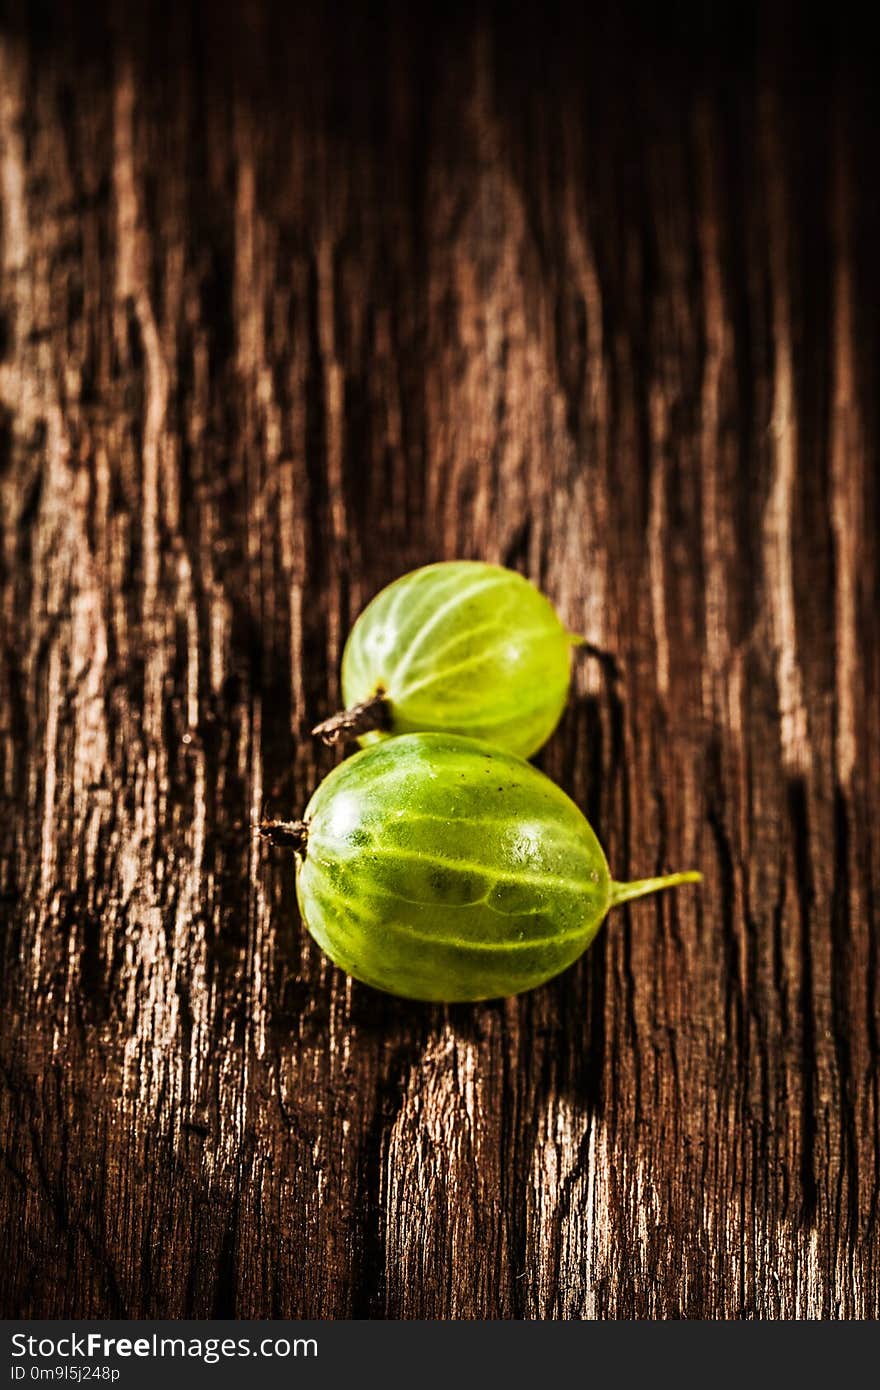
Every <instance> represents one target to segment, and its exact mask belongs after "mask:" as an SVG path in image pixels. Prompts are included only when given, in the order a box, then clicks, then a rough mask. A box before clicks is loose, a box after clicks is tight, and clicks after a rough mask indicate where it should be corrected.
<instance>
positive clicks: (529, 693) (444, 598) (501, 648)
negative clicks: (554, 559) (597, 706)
mask: <svg viewBox="0 0 880 1390" xmlns="http://www.w3.org/2000/svg"><path fill="white" fill-rule="evenodd" d="M575 645H576V642H575V639H573V638H572V636H571V634H570V633H569V632H568V630H567V629H566V627H565V626H564V624H563V623H562V622H561V620H560V618H559V616H558V614H557V613H556V611H555V609H554V608H553V605H552V604H551V603H550V601H549V599H547V598H546V597H545V596H544V595H543V594H542V593H541V592H540V590H539V589H537V588H536V587H535V586H534V585H533V584H531V583H530V582H529V581H528V580H527V579H525V578H523V576H522V575H520V574H517V573H516V572H515V571H513V570H508V569H504V568H503V567H502V566H500V565H488V564H484V563H483V562H481V561H468V560H455V561H444V562H441V563H438V564H435V565H426V566H424V567H423V568H421V569H417V570H413V571H412V572H411V573H410V574H405V575H403V576H402V577H401V578H400V579H398V580H396V581H395V582H394V583H393V584H390V585H389V586H388V587H387V588H385V589H383V590H382V591H381V593H379V594H377V595H376V597H375V598H374V599H373V600H372V602H371V603H370V604H368V605H367V607H366V608H365V609H364V611H363V613H361V615H360V617H359V618H358V619H357V622H356V623H355V625H354V627H353V628H352V630H351V633H350V634H349V638H348V641H347V642H346V645H345V650H344V653H343V659H342V693H343V698H344V701H345V705H346V707H347V708H351V707H353V706H361V705H363V704H365V703H366V702H368V701H370V700H371V699H373V698H374V697H375V696H376V695H380V696H381V697H382V698H383V699H384V701H385V706H386V711H387V724H386V727H385V728H382V729H372V730H369V731H368V732H364V733H362V734H361V736H360V740H359V741H360V743H361V745H362V746H364V747H366V746H368V745H369V744H370V743H373V742H376V741H377V740H379V739H382V738H387V737H390V736H394V735H396V734H405V733H415V732H419V731H423V730H434V731H437V732H449V733H458V734H463V735H466V736H468V737H471V738H482V739H486V740H487V741H489V742H491V743H494V744H496V745H497V746H498V747H501V748H504V749H506V751H508V752H511V753H516V754H518V755H519V756H521V757H530V756H531V755H532V754H533V753H535V752H537V750H538V749H539V748H540V747H541V746H542V744H543V743H545V742H546V740H547V739H548V738H549V737H550V735H551V733H552V732H553V730H554V729H555V727H556V725H557V723H558V722H559V719H560V716H561V714H562V711H563V709H564V707H565V702H566V698H567V695H568V686H569V680H570V674H571V652H572V648H573V647H574V646H575ZM333 725H334V721H333V720H329V721H325V723H324V724H322V725H320V726H319V727H318V730H317V732H319V733H320V734H321V736H322V737H326V738H327V739H328V741H335V740H336V738H338V737H339V735H338V734H336V733H334V729H333Z"/></svg>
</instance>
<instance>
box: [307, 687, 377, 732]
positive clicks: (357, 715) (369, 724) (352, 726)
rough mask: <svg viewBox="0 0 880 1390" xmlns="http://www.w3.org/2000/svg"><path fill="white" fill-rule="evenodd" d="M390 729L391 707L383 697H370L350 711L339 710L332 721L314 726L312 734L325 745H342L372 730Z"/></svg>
mask: <svg viewBox="0 0 880 1390" xmlns="http://www.w3.org/2000/svg"><path fill="white" fill-rule="evenodd" d="M390 728H391V706H390V705H389V703H388V701H387V700H386V699H385V696H384V695H380V694H377V695H371V696H370V698H369V700H364V701H363V702H362V703H361V704H359V705H352V707H351V709H344V710H341V711H340V713H339V714H334V715H333V717H332V719H325V720H324V722H323V724H316V725H315V727H314V729H312V733H313V734H314V735H315V737H316V738H320V739H323V740H324V742H325V743H343V742H345V741H346V740H348V739H354V738H359V737H360V735H361V734H369V733H372V732H373V730H374V729H381V730H383V732H387V731H388V730H389V729H390Z"/></svg>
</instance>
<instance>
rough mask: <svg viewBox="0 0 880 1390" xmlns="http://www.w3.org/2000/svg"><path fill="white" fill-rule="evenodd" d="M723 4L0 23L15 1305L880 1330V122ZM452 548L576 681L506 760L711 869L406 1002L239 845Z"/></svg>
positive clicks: (849, 73) (634, 836)
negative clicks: (538, 771)
mask: <svg viewBox="0 0 880 1390" xmlns="http://www.w3.org/2000/svg"><path fill="white" fill-rule="evenodd" d="M709 8H710V9H711V8H712V7H709ZM128 9H133V10H135V11H138V12H141V11H142V12H143V13H142V14H141V15H140V17H139V18H132V17H131V16H128V17H126V11H127V10H128ZM704 10H705V7H703V10H701V12H700V13H701V14H702V16H703V17H702V19H701V20H700V21H699V22H696V23H692V22H691V21H690V20H689V19H688V18H687V17H686V15H685V10H684V8H683V7H679V8H677V9H676V7H671V12H670V14H669V15H667V16H665V18H664V22H663V28H662V31H661V27H660V22H659V20H657V21H652V22H651V23H652V26H653V27H648V22H647V21H637V20H636V19H635V18H633V17H632V16H631V15H630V16H627V15H625V14H624V15H622V14H621V11H620V8H619V7H610V8H609V9H608V12H607V13H606V12H605V11H604V10H603V11H601V12H600V11H599V10H594V11H593V12H592V14H591V17H590V18H589V20H588V19H586V18H584V17H582V16H580V15H579V14H578V13H576V12H569V11H567V10H564V11H560V12H559V13H558V14H557V13H555V12H554V13H552V14H550V15H549V17H547V18H545V19H544V20H539V19H538V18H537V17H536V15H534V14H532V15H530V16H521V17H519V18H514V17H512V16H510V15H508V14H506V13H505V12H504V10H501V9H499V10H493V9H486V10H481V9H479V8H478V9H477V10H476V11H473V12H471V11H467V12H464V11H462V12H457V11H454V10H453V11H452V12H451V14H450V15H446V16H444V17H438V18H437V19H436V20H435V21H430V22H427V21H425V20H424V19H420V20H419V22H416V20H415V18H414V17H413V18H407V16H406V14H405V13H404V12H403V11H402V10H398V8H397V7H395V6H394V5H390V6H387V7H381V6H380V7H374V6H369V7H367V6H363V7H355V6H351V7H348V6H337V7H330V8H329V9H327V10H324V11H321V12H320V13H318V12H317V11H316V12H313V13H306V12H305V10H304V9H303V12H302V13H300V12H299V11H298V9H297V8H296V7H294V8H293V10H292V11H290V12H289V11H288V8H287V7H281V6H279V7H277V8H276V7H273V6H272V5H270V4H261V3H256V2H255V3H251V4H249V5H247V6H229V7H220V9H219V10H218V9H216V8H214V7H210V8H209V7H202V6H201V5H199V4H193V5H185V4H183V5H176V6H167V7H166V6H164V5H159V4H156V5H153V6H143V7H123V6H116V7H111V9H110V10H109V11H108V13H107V14H105V15H102V16H101V17H100V18H98V17H96V16H95V15H94V14H91V15H90V16H86V15H85V14H84V13H83V12H82V7H77V8H74V7H70V6H67V5H64V4H59V5H57V6H54V7H53V6H22V7H21V8H20V9H16V8H15V7H13V8H12V10H11V11H10V12H9V13H8V14H7V15H6V17H5V19H4V21H3V24H2V26H0V198H2V291H0V308H2V334H0V340H2V342H0V346H2V363H0V443H2V450H0V489H2V493H0V495H2V533H0V544H2V550H0V605H2V608H0V614H2V616H0V623H2V641H0V798H2V800H0V805H2V811H3V814H2V816H0V893H2V898H0V912H2V918H3V924H4V930H3V938H2V985H0V1007H2V1027H0V1155H2V1165H0V1213H2V1218H0V1231H2V1235H0V1242H2V1246H0V1307H2V1311H3V1312H4V1313H6V1314H8V1315H30V1316H44V1317H45V1316H72V1315H76V1316H102V1315H116V1316H119V1315H122V1316H132V1317H136V1316H158V1317H183V1316H191V1317H212V1316H236V1317H242V1318H248V1317H276V1316H293V1317H326V1318H340V1317H385V1316H388V1317H405V1318H449V1317H461V1318H472V1317H478V1318H480V1317H482V1318H485V1317H492V1318H494V1317H515V1318H536V1317H540V1318H583V1317H616V1318H621V1317H624V1318H625V1317H639V1318H668V1317H671V1318H678V1317H720V1318H744V1317H760V1318H780V1317H789V1318H790V1317H811V1318H815V1317H821V1318H840V1317H861V1318H868V1317H877V1316H880V1254H878V1252H880V1233H878V1176H880V1073H878V1036H880V1022H878V1020H880V965H878V950H880V948H878V937H877V893H878V872H880V871H878V864H880V838H878V836H880V720H878V718H877V712H878V709H880V656H878V653H880V640H878V639H880V631H878V618H877V615H878V611H880V604H878V599H880V583H878V578H880V571H878V554H877V534H878V528H877V521H878V468H877V439H878V418H877V401H878V399H880V390H878V388H880V370H878V368H880V342H878V323H880V318H878V312H877V311H878V308H880V296H878V275H877V267H876V247H877V245H878V231H880V204H878V200H877V195H876V170H875V168H874V159H875V153H876V148H877V134H878V129H877V127H878V122H877V114H878V112H877V105H878V104H877V99H876V93H875V84H873V83H872V76H871V74H870V73H869V72H868V70H867V64H866V63H865V64H864V65H863V63H862V62H861V60H860V56H859V45H858V43H857V42H855V41H853V43H852V44H851V45H845V44H844V43H843V42H842V41H841V39H840V35H839V34H838V32H837V30H836V29H835V28H834V25H833V22H829V26H828V27H827V29H825V30H823V31H822V33H821V34H819V33H818V32H817V33H815V34H810V33H806V32H805V31H804V30H803V27H802V26H800V27H799V25H798V24H797V23H796V22H794V21H793V19H792V13H791V12H789V11H788V10H787V9H786V7H784V6H779V7H757V8H756V10H755V11H754V12H752V11H751V10H748V8H747V7H746V8H745V9H742V11H741V13H740V17H739V19H738V20H737V23H736V26H735V27H733V25H732V24H731V25H725V23H723V22H722V21H721V20H720V19H717V18H716V20H715V21H710V20H708V19H706V18H705V13H704ZM563 20H564V22H563ZM453 556H462V557H478V558H484V559H488V560H493V561H501V562H504V563H507V564H510V565H513V566H515V567H517V568H520V569H522V570H523V571H525V572H526V573H528V574H529V575H530V576H531V577H532V578H534V579H535V580H537V581H538V582H539V583H540V584H541V585H542V586H543V588H544V589H545V590H546V592H547V593H548V594H550V595H551V596H552V598H553V599H554V601H555V602H556V604H557V605H558V607H559V609H560V611H561V612H562V614H563V616H564V618H565V620H566V621H567V623H568V624H569V625H570V626H571V627H572V628H573V629H575V630H577V631H579V632H582V633H584V634H585V635H586V636H587V637H588V639H589V640H590V641H591V642H593V643H595V644H596V645H597V646H599V647H601V648H602V649H604V650H606V651H609V652H611V653H613V654H614V658H615V666H614V667H612V666H610V665H608V664H605V665H603V664H602V663H599V662H597V661H593V660H591V659H589V658H588V657H583V658H582V659H581V660H580V661H579V664H578V667H577V671H576V678H575V689H574V695H573V699H572V701H571V706H570V708H569V710H568V712H567V714H566V716H565V719H564V721H563V724H562V726H561V728H560V730H559V732H558V733H557V735H556V736H555V738H554V739H553V741H552V742H551V744H550V745H549V746H548V748H547V749H546V751H545V753H544V754H543V755H542V758H541V760H540V761H541V764H542V766H543V767H544V768H545V769H546V770H547V771H548V772H549V773H551V774H552V775H553V776H554V777H556V778H558V779H559V780H560V781H561V782H562V784H563V785H564V786H565V787H566V789H567V790H568V791H569V792H570V793H571V794H572V795H573V796H574V797H575V798H576V799H577V800H578V802H579V803H580V804H581V805H582V806H583V807H584V809H585V810H586V811H587V813H588V815H589V816H590V818H591V819H592V820H593V822H594V824H595V825H596V827H597V829H598V830H599V832H600V834H601V837H602V839H603V842H604V843H605V845H606V847H607V849H608V852H609V857H610V860H611V863H612V867H613V868H614V870H615V872H616V874H617V875H618V876H620V877H626V876H634V875H647V874H651V873H654V872H659V871H662V870H664V869H668V868H675V867H682V866H685V867H689V866H692V865H698V866H700V867H702V869H703V871H704V874H705V883H704V886H703V889H702V891H701V892H700V893H692V892H687V893H684V892H683V893H681V894H677V895H668V896H666V897H664V898H663V899H662V900H661V899H658V900H656V901H655V902H650V901H649V902H645V903H642V904H638V905H634V906H633V907H631V908H628V909H626V910H624V911H622V912H620V913H618V914H617V916H616V918H615V919H613V920H612V921H611V922H610V923H609V924H608V927H607V929H606V930H605V931H604V932H603V934H602V935H601V937H600V938H599V940H598V941H597V943H596V945H595V946H594V948H593V949H592V950H591V951H590V952H589V954H588V955H587V956H586V957H585V958H584V959H583V960H582V961H581V962H580V963H579V964H578V965H577V966H575V967H574V968H573V969H572V970H571V971H569V972H568V973H567V974H566V975H565V976H563V977H562V978H561V979H559V980H558V981H556V982H554V983H552V984H551V985H549V986H547V987H545V988H544V989H541V990H538V991H536V992H534V993H533V994H530V995H528V996H526V997H524V998H521V999H517V1000H509V1001H502V1002H498V1003H493V1004H489V1005H486V1006H481V1007H478V1008H469V1007H468V1008H466V1007H456V1008H449V1009H441V1008H428V1007H423V1006H416V1005H409V1004H407V1003H405V1002H403V1001H396V1000H393V999H386V998H383V997H382V996H379V995H377V994H375V993H372V992H371V991H369V990H368V989H366V988H362V987H360V986H354V985H353V984H352V983H351V982H349V981H347V980H346V979H345V978H344V977H343V976H342V975H340V974H339V973H338V972H336V971H335V970H334V969H333V968H332V967H330V966H329V965H328V964H327V962H326V961H325V960H324V959H323V958H322V957H321V955H320V952H319V951H318V950H317V948H316V947H315V946H314V945H312V943H311V942H310V940H309V939H308V938H307V937H306V936H305V935H304V933H303V932H302V931H301V929H300V926H299V921H298V918H297V915H296V907H295V900H294V894H293V879H292V867H291V864H290V862H289V861H288V860H287V859H286V858H285V856H284V855H283V853H281V852H280V851H274V852H272V851H266V850H265V849H263V848H262V847H261V846H260V844H259V843H258V841H257V839H256V837H255V836H254V834H253V824H254V822H255V821H257V820H258V819H259V818H260V816H261V815H262V814H270V815H280V816H285V817H290V816H293V815H295V814H296V813H297V812H298V811H299V810H301V808H302V806H303V804H304V802H305V800H306V798H307V796H308V795H309V793H310V792H311V790H312V789H313V787H314V786H315V784H316V782H317V780H318V779H319V778H320V776H321V775H323V774H324V773H325V772H326V771H327V770H328V769H329V768H330V767H331V766H332V765H333V762H334V759H335V757H336V756H337V755H336V754H335V753H333V752H332V751H330V750H328V749H325V748H323V747H321V746H319V745H317V744H316V743H315V742H314V741H313V740H311V739H310V738H309V737H308V733H307V731H308V729H309V728H310V726H311V725H312V724H314V723H315V722H316V721H317V720H318V719H320V718H322V717H324V716H326V715H327V714H329V713H330V712H331V711H332V709H334V708H335V707H336V704H337V700H338V695H339V685H338V671H339V659H340V654H341V649H342V645H343V643H344V640H345V636H346V632H347V630H348V628H349V626H350V624H351V622H352V620H353V618H354V616H355V615H356V614H357V612H358V610H359V609H360V608H361V606H362V605H363V604H364V602H365V601H366V600H367V599H368V598H369V597H370V596H371V595H372V594H373V593H374V592H375V591H376V590H377V589H378V588H379V587H380V586H381V585H382V584H384V583H386V582H388V581H389V580H390V579H392V578H393V577H395V576H396V575H398V574H399V573H401V572H403V571H404V570H406V569H408V568H410V567H412V566H413V565H415V564H418V563H424V562H427V561H429V560H433V559H437V558H442V557H453Z"/></svg>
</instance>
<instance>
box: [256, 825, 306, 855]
mask: <svg viewBox="0 0 880 1390" xmlns="http://www.w3.org/2000/svg"><path fill="white" fill-rule="evenodd" d="M260 834H261V836H262V837H263V839H264V840H268V842H269V844H270V845H275V846H276V847H277V848H278V849H292V850H293V851H294V853H295V854H303V853H304V852H305V848H306V842H307V841H308V838H309V827H308V826H307V825H306V823H305V821H304V820H264V821H261V822H260Z"/></svg>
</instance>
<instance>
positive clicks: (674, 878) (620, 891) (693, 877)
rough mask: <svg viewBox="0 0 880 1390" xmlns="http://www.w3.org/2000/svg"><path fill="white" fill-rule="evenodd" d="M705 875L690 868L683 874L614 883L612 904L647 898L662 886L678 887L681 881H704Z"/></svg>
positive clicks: (657, 891) (612, 886) (614, 905)
mask: <svg viewBox="0 0 880 1390" xmlns="http://www.w3.org/2000/svg"><path fill="white" fill-rule="evenodd" d="M702 881H703V875H702V874H699V873H696V872H695V871H694V870H689V871H688V872H687V873H683V874H664V875H663V876H662V877H661V878H639V879H636V880H635V881H634V882H633V883H612V885H611V906H612V907H617V906H618V905H619V904H620V903H628V902H630V901H631V900H632V899H633V898H645V897H647V895H648V894H649V893H659V892H660V890H661V889H662V888H677V887H678V885H679V884H680V883H702Z"/></svg>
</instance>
